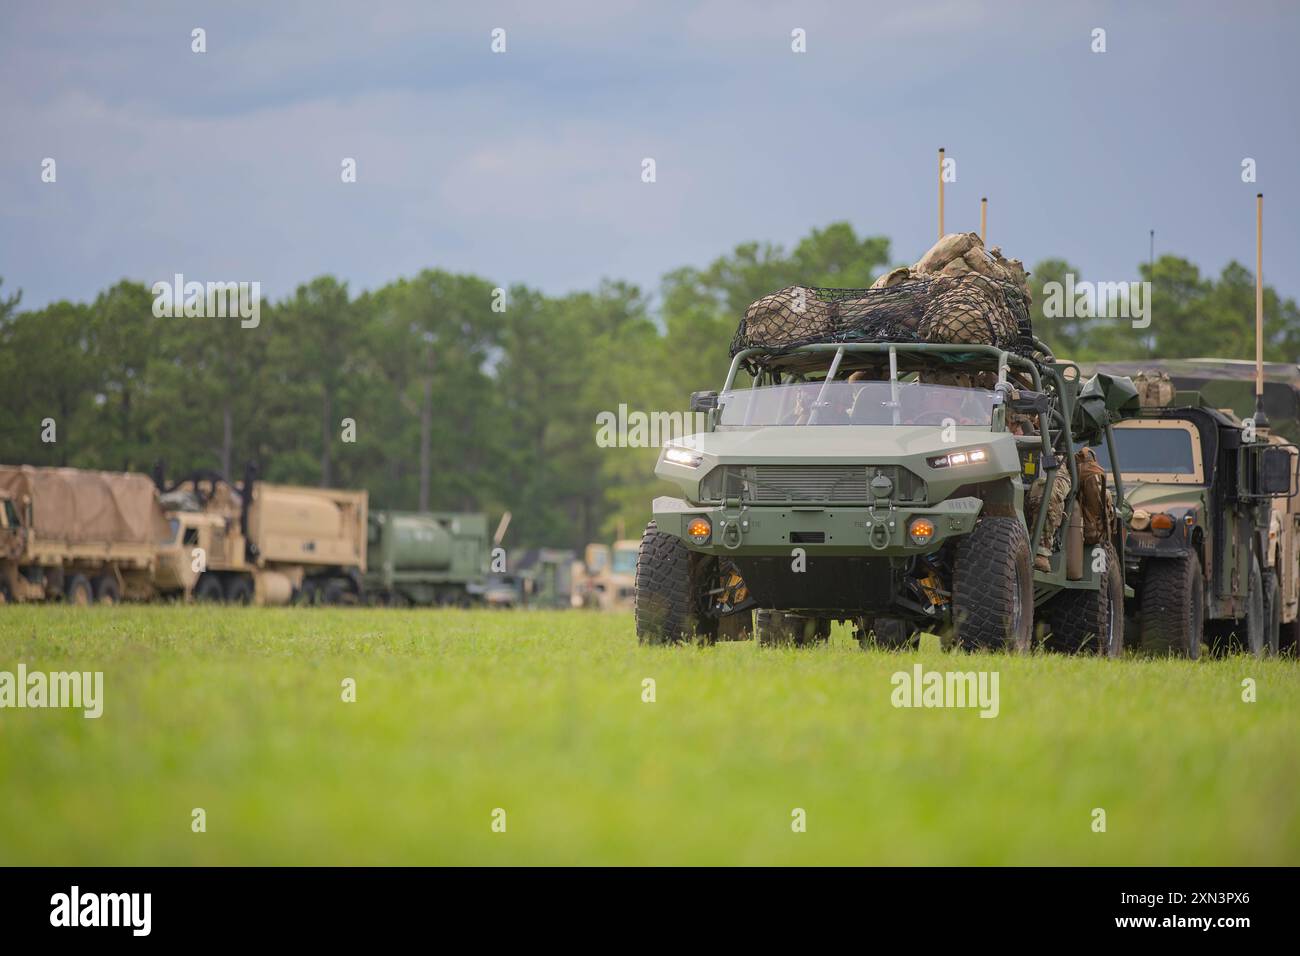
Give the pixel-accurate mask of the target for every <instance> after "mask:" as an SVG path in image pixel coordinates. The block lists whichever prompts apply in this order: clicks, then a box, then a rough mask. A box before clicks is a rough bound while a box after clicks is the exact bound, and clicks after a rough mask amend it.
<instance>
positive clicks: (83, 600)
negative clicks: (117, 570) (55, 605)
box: [63, 574, 95, 607]
mask: <svg viewBox="0 0 1300 956" xmlns="http://www.w3.org/2000/svg"><path fill="white" fill-rule="evenodd" d="M63 593H64V596H65V597H66V599H67V602H68V603H69V604H75V605H76V606H77V607H89V606H90V605H91V604H92V603H93V602H94V600H95V593H94V591H92V590H91V587H90V582H89V581H88V580H86V576H85V575H84V574H74V575H73V576H72V577H70V578H68V583H67V585H66V586H65V588H64V591H63Z"/></svg>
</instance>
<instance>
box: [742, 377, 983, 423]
mask: <svg viewBox="0 0 1300 956" xmlns="http://www.w3.org/2000/svg"><path fill="white" fill-rule="evenodd" d="M895 388H896V389H897V395H896V397H895ZM718 405H719V407H720V408H721V415H720V418H719V419H718V421H719V424H721V425H945V424H948V423H952V424H957V425H983V426H988V425H991V424H992V423H993V393H992V392H989V391H985V390H984V389H979V388H954V387H951V386H947V385H927V384H924V383H920V382H901V383H899V384H898V385H897V386H894V385H892V384H891V383H890V382H831V383H830V384H825V383H823V382H799V383H796V384H793V385H768V386H763V387H760V388H744V389H734V390H732V391H728V392H723V393H722V394H721V395H719V396H718Z"/></svg>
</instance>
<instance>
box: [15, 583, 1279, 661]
mask: <svg viewBox="0 0 1300 956" xmlns="http://www.w3.org/2000/svg"><path fill="white" fill-rule="evenodd" d="M3 587H4V585H3V584H2V583H0V589H3ZM1278 648H1279V649H1280V650H1281V651H1287V650H1289V651H1291V653H1292V654H1294V655H1295V656H1296V657H1300V617H1297V618H1296V620H1294V621H1286V622H1284V623H1283V624H1282V626H1281V627H1279V628H1278Z"/></svg>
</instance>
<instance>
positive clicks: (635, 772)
mask: <svg viewBox="0 0 1300 956" xmlns="http://www.w3.org/2000/svg"><path fill="white" fill-rule="evenodd" d="M916 661H919V662H921V663H922V664H924V665H925V667H926V668H928V669H934V670H951V669H959V670H981V669H983V670H996V671H998V672H999V674H1000V714H999V716H998V717H997V718H996V719H981V718H980V717H979V716H978V714H977V712H976V711H974V710H923V709H896V708H894V707H893V706H892V705H891V703H890V698H891V693H892V690H893V688H892V687H891V684H890V676H891V674H893V673H894V672H895V671H898V670H904V669H910V668H911V666H912V664H913V663H914V662H916ZM19 662H22V663H24V664H26V666H27V668H28V670H29V671H32V670H38V669H40V670H71V669H76V670H102V671H103V672H104V699H105V703H104V714H103V716H102V717H101V718H100V719H98V720H88V719H85V718H83V717H82V716H81V712H80V711H70V710H48V709H47V710H32V709H24V710H11V709H4V710H0V780H3V790H2V792H0V864H96V865H99V864H102V865H107V864H155V863H156V864H187V863H208V864H287V863H308V864H323V863H347V864H386V863H393V864H513V863H532V864H543V863H556V864H582V863H599V864H674V863H684V864H731V863H737V864H766V863H790V864H811V863H833V864H913V863H924V864H990V863H991V864H1003V863H1006V864H1060V863H1083V864H1293V865H1294V864H1297V863H1300V666H1297V664H1296V663H1295V662H1294V661H1293V660H1284V661H1264V662H1260V661H1255V660H1253V659H1249V658H1240V657H1238V658H1231V659H1227V660H1218V661H1201V662H1197V663H1188V662H1181V661H1143V660H1126V661H1118V662H1112V661H1101V660H1094V659H1070V658H1064V657H1058V656H1040V655H1035V656H1030V657H1023V658H1013V657H1004V656H985V655H952V654H945V653H943V652H941V651H940V650H938V648H937V646H930V645H928V644H927V646H926V647H925V648H924V649H923V650H922V651H921V652H920V653H919V654H908V655H891V654H887V653H883V652H872V653H863V652H862V651H860V650H859V649H858V647H857V645H856V644H855V643H853V642H852V641H851V640H849V639H848V637H847V635H846V634H844V633H841V632H837V633H836V634H835V636H834V638H833V640H832V642H831V644H830V645H829V646H828V647H824V648H821V649H817V650H809V651H794V650H789V651H786V650H762V651H760V650H759V649H758V648H756V647H755V646H754V645H753V644H722V645H718V646H717V647H714V648H676V649H672V648H666V649H660V648H653V649H641V648H638V647H637V645H636V640H635V637H634V636H633V631H632V624H631V619H630V616H625V615H606V614H597V613H580V612H573V613H562V612H523V613H506V612H487V611H366V610H314V609H285V610H263V609H243V608H241V609H216V608H213V609H209V608H193V607H189V608H182V607H120V608H90V609H76V608H65V607H9V608H3V609H0V670H7V671H11V672H12V671H15V670H16V667H17V664H18V663H19ZM348 677H351V678H353V679H355V681H356V687H357V700H356V702H355V703H344V702H343V701H342V699H341V696H342V690H341V684H342V681H343V680H344V678H348ZM1246 677H1252V678H1254V679H1255V680H1256V681H1257V686H1258V701H1257V702H1256V703H1244V702H1243V701H1242V699H1241V682H1242V680H1243V678H1246ZM645 678H653V679H654V681H655V682H656V701H655V702H654V703H643V702H642V681H643V680H644V679H645ZM196 807H201V808H203V809H204V811H205V812H206V823H207V830H206V832H204V833H195V832H192V830H191V811H192V809H193V808H196ZM496 808H501V809H504V810H505V811H506V832H504V833H496V832H493V830H492V828H491V823H492V813H493V811H494V810H495V809H496ZM794 808H802V809H803V810H804V811H806V817H807V830H806V832H803V833H796V832H792V828H791V821H792V811H793V809H794ZM1094 808H1102V809H1104V810H1105V812H1106V832H1104V833H1097V832H1094V831H1093V827H1092V824H1093V814H1092V811H1093V809H1094Z"/></svg>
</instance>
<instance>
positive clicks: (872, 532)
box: [653, 497, 984, 557]
mask: <svg viewBox="0 0 1300 956" xmlns="http://www.w3.org/2000/svg"><path fill="white" fill-rule="evenodd" d="M653 507H654V518H655V522H656V524H657V525H658V528H659V530H660V531H662V532H664V533H665V534H671V535H674V536H676V537H678V538H681V539H682V540H683V541H685V542H686V545H687V547H689V548H690V549H691V550H693V551H699V552H702V553H704V554H718V555H737V554H745V555H788V554H789V553H790V551H791V549H792V548H804V549H806V551H807V553H808V554H810V555H812V554H817V555H828V556H829V555H843V556H864V557H906V556H910V555H916V554H929V553H930V552H932V551H935V550H936V549H938V548H939V547H940V546H941V545H942V544H943V543H944V541H946V540H947V539H949V538H952V537H956V536H959V535H964V534H969V533H970V532H971V531H972V530H973V529H974V527H975V522H976V520H978V518H979V516H980V511H981V509H982V508H983V507H984V502H983V501H981V500H980V499H979V498H973V497H972V498H950V499H948V500H947V501H943V502H940V503H939V504H936V505H926V506H920V507H906V508H903V507H899V508H889V507H883V508H867V507H862V506H858V507H840V506H837V505H813V504H807V505H762V506H751V505H747V504H741V505H736V506H734V507H733V506H727V505H705V506H697V505H691V504H690V503H688V502H686V501H683V500H682V499H680V498H656V499H655V501H654V506H653ZM700 516H703V517H705V518H708V519H709V523H710V524H711V525H712V529H713V534H712V536H711V537H710V539H709V542H708V543H707V544H704V545H698V544H695V543H694V542H693V541H691V539H689V538H688V537H686V526H687V524H688V523H689V522H690V521H691V519H693V518H696V517H700ZM919 517H925V518H928V519H930V521H931V522H932V523H933V525H934V536H933V537H932V538H931V539H930V540H929V541H927V542H926V543H925V544H924V545H917V544H914V543H913V542H912V540H911V538H910V537H908V527H909V526H910V525H911V523H912V521H913V520H915V519H916V518H919Z"/></svg>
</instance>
